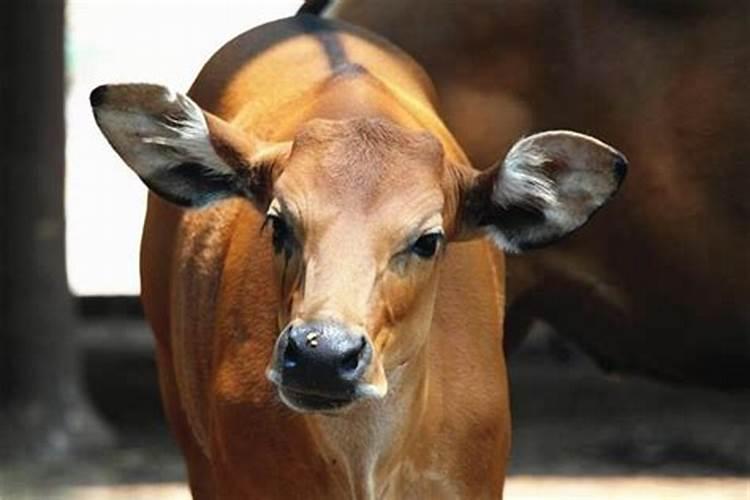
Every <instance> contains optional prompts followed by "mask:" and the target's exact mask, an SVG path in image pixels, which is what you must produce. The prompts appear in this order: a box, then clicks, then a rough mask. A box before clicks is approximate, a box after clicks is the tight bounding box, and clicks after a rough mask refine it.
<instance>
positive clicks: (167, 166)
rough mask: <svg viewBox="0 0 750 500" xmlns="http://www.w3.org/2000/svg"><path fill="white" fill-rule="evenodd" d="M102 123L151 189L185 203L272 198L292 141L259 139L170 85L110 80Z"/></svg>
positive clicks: (97, 97) (97, 96) (102, 91)
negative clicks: (274, 185) (273, 189)
mask: <svg viewBox="0 0 750 500" xmlns="http://www.w3.org/2000/svg"><path fill="white" fill-rule="evenodd" d="M91 107H92V108H93V111H94V117H95V118H96V123H97V124H98V125H99V128H100V129H101V131H102V133H103V134H104V136H105V137H106V138H107V140H108V141H109V143H110V144H111V145H112V147H113V148H114V150H115V151H116V152H117V153H118V154H119V155H120V157H121V158H122V159H123V160H125V163H126V164H127V165H128V166H129V167H130V168H131V169H132V170H133V171H134V172H135V173H136V174H138V176H139V177H140V178H141V180H142V181H143V182H144V184H146V185H147V186H148V188H149V189H150V190H151V191H152V192H154V193H155V194H157V195H158V196H160V197H161V198H164V199H165V200H167V201H169V202H172V203H174V204H177V205H180V206H183V207H201V206H204V205H206V204H208V203H210V202H213V201H216V200H220V199H224V198H228V197H245V198H247V199H249V200H251V201H253V202H254V203H256V204H257V205H260V206H261V207H262V206H263V205H265V204H266V203H267V202H268V198H269V196H270V194H271V189H272V183H273V180H274V177H275V175H276V174H278V171H279V170H280V168H279V164H280V163H281V159H282V158H283V157H284V155H285V154H287V153H288V150H289V146H288V144H286V143H281V144H268V143H264V142H262V141H258V140H257V139H254V138H253V137H252V136H251V135H250V134H248V133H247V132H245V131H242V130H240V129H238V128H236V127H235V126H234V125H232V124H231V123H228V122H226V121H224V120H222V119H221V118H219V117H217V116H215V115H212V114H211V113H209V112H207V111H204V110H203V109H201V108H200V106H198V104H197V103H196V102H195V101H193V100H192V99H191V98H190V97H188V96H186V95H183V94H180V93H178V92H173V91H172V90H170V89H168V88H167V87H164V86H162V85H152V84H141V83H136V84H117V85H103V86H100V87H97V88H96V89H94V90H93V92H91Z"/></svg>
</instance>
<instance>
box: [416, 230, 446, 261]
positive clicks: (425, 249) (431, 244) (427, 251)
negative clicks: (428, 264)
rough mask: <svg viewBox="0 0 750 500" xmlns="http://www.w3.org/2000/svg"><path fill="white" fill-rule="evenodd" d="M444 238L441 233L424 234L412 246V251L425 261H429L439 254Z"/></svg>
mask: <svg viewBox="0 0 750 500" xmlns="http://www.w3.org/2000/svg"><path fill="white" fill-rule="evenodd" d="M442 237H443V235H442V234H440V233H430V234H424V235H422V236H420V237H419V239H417V241H415V242H414V243H413V244H412V246H411V251H412V252H413V253H415V254H416V255H418V256H419V257H421V258H423V259H429V258H430V257H432V256H434V255H435V252H437V248H438V244H439V243H440V239H441V238H442Z"/></svg>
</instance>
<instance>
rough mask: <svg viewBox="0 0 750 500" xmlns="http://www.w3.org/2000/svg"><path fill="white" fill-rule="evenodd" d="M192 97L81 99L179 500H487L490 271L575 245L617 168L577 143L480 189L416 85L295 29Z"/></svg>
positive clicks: (223, 69) (311, 27) (321, 34)
mask: <svg viewBox="0 0 750 500" xmlns="http://www.w3.org/2000/svg"><path fill="white" fill-rule="evenodd" d="M189 95H190V97H187V96H185V95H182V94H179V93H175V92H172V91H170V90H168V89H166V88H164V87H162V86H158V85H145V84H128V85H110V86H103V87H99V88H97V89H95V90H94V92H92V95H91V102H92V106H93V108H94V113H95V116H96V119H97V122H98V124H99V126H100V127H101V129H102V131H103V132H104V134H105V135H106V137H107V139H108V140H109V141H110V143H111V144H112V146H113V147H114V149H115V150H116V151H117V152H118V153H119V154H120V155H121V156H122V158H123V159H124V160H125V161H126V162H127V163H128V165H129V166H130V167H131V168H132V169H133V170H134V171H135V172H136V173H137V174H138V175H139V176H140V177H141V178H142V179H143V181H144V182H145V183H146V184H147V185H148V186H149V188H150V189H151V191H152V193H153V194H155V195H156V196H153V195H152V196H151V197H150V199H149V207H148V214H147V219H146V224H145V228H144V235H143V243H142V290H143V291H142V294H143V301H144V305H145V308H146V313H147V316H148V319H149V321H150V322H151V325H152V327H153V330H154V334H155V336H156V339H157V347H158V362H159V370H160V377H161V388H162V394H163V399H164V405H165V408H166V411H167V414H168V418H169V420H170V423H171V425H172V427H173V429H174V432H175V434H176V436H177V438H178V441H179V444H180V445H181V447H182V449H183V452H184V454H185V457H186V460H187V465H188V469H189V477H190V484H191V488H192V491H193V495H194V497H195V498H201V499H205V498H221V499H249V498H258V499H270V498H281V499H291V498H320V499H335V498H362V499H364V498H368V499H371V498H394V499H401V498H472V499H475V498H499V497H501V495H502V486H503V479H504V474H505V465H506V460H507V456H508V450H509V445H510V436H509V433H510V416H509V410H508V393H507V381H506V372H505V362H504V358H503V351H502V334H501V326H502V306H503V283H502V281H501V280H500V279H499V277H500V276H502V275H503V258H502V255H501V254H499V253H497V252H496V251H495V250H494V249H493V247H492V246H491V245H490V244H489V243H488V241H487V240H486V239H485V238H483V237H482V236H483V235H485V234H486V235H489V236H491V238H492V239H493V240H494V242H495V243H497V244H498V245H499V246H500V247H501V248H505V249H508V250H511V251H517V250H521V249H524V248H528V247H533V246H539V245H542V244H546V243H548V242H551V241H553V240H555V239H557V238H559V237H561V236H563V235H564V234H566V233H568V232H570V231H572V230H574V229H576V228H577V227H579V226H581V225H582V224H583V223H585V222H586V220H587V219H588V218H589V217H590V215H591V214H592V213H593V212H594V211H595V210H596V209H597V208H599V207H600V206H601V205H602V204H603V203H604V202H605V201H606V200H607V199H609V198H610V197H611V195H612V194H613V193H614V192H615V191H616V189H617V187H618V185H619V184H620V182H621V180H622V177H623V175H624V173H625V168H626V164H625V160H624V158H623V157H622V155H620V154H619V153H618V152H617V151H615V150H614V149H612V148H610V147H609V146H607V145H605V144H603V143H601V142H599V141H597V140H595V139H592V138H590V137H586V136H583V135H580V134H576V133H573V132H564V131H557V132H546V133H541V134H537V135H532V136H530V137H527V138H525V139H523V140H521V141H519V142H518V143H516V145H515V146H513V148H512V149H511V150H510V152H509V153H508V154H507V155H506V157H505V159H504V161H501V162H498V163H497V164H496V165H495V166H494V167H493V168H490V169H488V170H486V171H485V172H484V173H480V172H479V171H476V170H474V169H473V168H472V167H471V166H470V164H469V163H468V161H467V159H466V157H465V156H464V154H463V152H462V150H461V148H460V147H459V146H458V145H457V143H456V141H455V140H454V139H453V137H452V136H451V134H450V133H449V132H448V130H447V129H446V128H445V127H444V126H443V124H442V122H441V120H440V117H439V115H438V113H437V111H436V107H435V99H434V95H433V90H432V87H431V84H430V82H429V80H428V79H427V78H426V76H425V75H424V73H423V72H422V70H421V69H420V68H419V67H418V66H417V65H416V64H415V63H414V62H413V61H412V60H411V59H409V58H408V57H407V56H406V55H405V54H404V53H402V52H400V51H399V50H397V49H396V48H395V47H393V46H391V45H390V44H388V43H387V42H385V41H384V40H382V39H380V38H377V37H375V36H373V35H371V34H369V33H367V32H364V31H361V30H359V29H356V28H353V27H351V26H349V25H347V24H344V23H341V22H331V21H325V20H320V19H317V18H315V17H312V16H307V15H302V16H298V17H295V18H290V19H285V20H281V21H278V22H275V23H271V24H268V25H265V26H262V27H260V28H256V29H254V30H252V31H249V32H247V33H245V34H243V35H241V36H239V37H238V38H236V39H235V40H233V41H231V42H229V43H228V44H227V45H226V46H225V47H223V48H222V49H221V50H220V51H219V52H218V53H217V54H216V55H214V56H213V57H212V59H211V60H210V61H209V62H208V63H207V64H206V65H205V67H204V69H203V71H202V72H201V74H200V75H199V76H198V79H197V80H196V82H195V84H194V85H193V87H192V89H191V90H190V92H189Z"/></svg>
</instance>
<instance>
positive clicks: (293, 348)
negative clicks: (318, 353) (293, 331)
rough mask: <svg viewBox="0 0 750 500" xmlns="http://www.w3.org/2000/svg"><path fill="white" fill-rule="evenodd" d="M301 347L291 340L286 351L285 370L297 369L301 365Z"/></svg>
mask: <svg viewBox="0 0 750 500" xmlns="http://www.w3.org/2000/svg"><path fill="white" fill-rule="evenodd" d="M299 354H300V352H299V347H297V344H295V343H294V340H292V339H291V338H290V339H289V342H287V344H286V349H284V368H295V367H296V366H297V363H299Z"/></svg>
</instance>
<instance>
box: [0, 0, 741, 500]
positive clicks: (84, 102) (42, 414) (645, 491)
mask: <svg viewBox="0 0 750 500" xmlns="http://www.w3.org/2000/svg"><path fill="white" fill-rule="evenodd" d="M300 3H301V2H299V1H291V0H254V1H252V2H250V1H247V0H243V1H240V0H214V1H212V2H206V1H196V0H189V1H188V0H182V1H178V0H129V1H127V2H126V1H123V0H89V1H86V0H68V1H67V2H64V1H62V0H30V1H22V0H9V1H7V2H5V3H4V4H3V6H2V7H0V37H2V38H1V42H0V44H1V45H0V55H2V59H1V60H0V104H1V106H0V117H1V118H0V123H1V124H2V125H1V126H2V129H1V130H2V137H0V499H2V500H6V499H26V498H28V499H37V498H44V499H47V498H50V499H56V498H61V499H62V498H65V499H67V498H74V499H78V498H86V499H88V498H92V499H93V498H96V499H99V498H128V499H132V498H143V499H151V498H189V494H188V492H187V489H186V487H185V486H184V479H185V471H184V469H183V466H182V462H181V458H180V456H179V454H178V452H177V450H176V448H175V446H174V444H173V443H172V441H171V438H170V436H169V431H168V429H167V428H166V425H165V423H164V421H163V416H162V414H161V409H160V403H159V395H158V387H157V383H156V367H155V364H154V359H153V352H152V350H153V345H152V340H151V336H150V332H149V331H148V327H147V326H146V324H145V322H144V321H143V314H142V310H141V307H140V304H139V301H138V299H137V296H138V293H139V282H138V248H139V242H140V230H141V225H142V222H143V215H144V209H145V194H146V192H145V188H144V187H143V185H142V184H141V182H140V181H139V180H138V179H137V178H136V177H135V176H134V175H132V173H131V172H130V171H129V170H128V169H127V168H126V167H125V166H124V164H123V163H122V162H121V160H120V159H119V158H118V157H117V156H116V155H115V154H114V152H113V151H112V150H111V148H110V147H109V146H108V144H107V143H106V141H105V140H104V139H103V137H102V136H101V134H100V133H99V132H98V129H97V128H96V126H95V124H94V121H93V118H92V115H91V111H90V107H89V105H88V93H89V92H90V90H91V89H92V88H93V87H95V86H96V85H99V84H101V83H113V82H122V81H131V82H135V81H143V82H158V83H162V84H165V85H168V86H170V87H172V88H175V89H180V90H186V89H187V88H188V87H189V85H190V83H191V82H192V79H193V78H194V76H195V75H196V74H197V72H198V70H199V69H200V67H201V65H202V64H203V62H205V60H206V59H207V58H208V57H209V56H210V55H211V54H212V53H213V52H214V51H215V50H216V49H217V48H218V47H219V46H221V45H222V44H223V43H224V42H226V41H227V40H229V39H230V38H232V37H234V36H235V35H237V34H239V33H241V32H243V31H245V30H247V29H249V28H251V27H253V26H255V25H258V24H261V23H264V22H266V21H269V20H272V19H276V18H279V17H284V16H287V15H291V14H293V13H294V12H295V11H296V9H297V8H298V7H299V5H300ZM521 3H523V2H521ZM613 29H616V26H613ZM745 41H747V39H745ZM466 99H468V100H469V102H470V100H471V96H467V97H466ZM510 104H512V103H510ZM511 108H512V106H511ZM449 111H451V110H449ZM452 112H454V113H459V111H456V109H455V107H454V108H453V109H452ZM748 119H750V117H747V116H745V117H740V120H744V123H746V122H747V121H748ZM745 140H746V139H745ZM745 175H746V174H745ZM737 181H738V182H745V184H747V177H745V178H744V179H739V180H737ZM742 269H745V267H740V270H742ZM746 278H747V277H746ZM748 279H750V278H748ZM518 344H519V346H518V347H517V348H516V349H515V350H514V352H513V353H512V355H511V356H510V363H509V366H510V381H511V395H512V407H513V427H514V431H513V452H512V458H511V467H510V478H509V482H508V486H507V494H506V498H508V499H510V500H513V499H532V498H547V499H553V498H566V499H578V498H581V499H583V498H586V499H595V498H629V499H630V498H653V499H657V498H664V499H691V498H701V499H706V498H715V499H750V394H749V393H748V391H747V389H746V387H747V386H748V385H750V381H745V382H744V383H736V384H734V385H736V386H743V385H744V387H745V388H741V387H740V388H739V389H737V388H733V389H731V390H727V389H726V388H722V389H716V388H712V387H709V386H710V385H711V384H695V383H690V384H684V383H674V382H672V383H667V382H664V381H663V378H659V379H658V380H657V379H654V378H650V377H648V376H624V375H617V374H613V373H609V374H607V373H605V372H604V371H602V370H601V369H600V364H601V363H597V362H595V361H594V360H592V358H591V357H590V356H589V355H588V354H586V353H584V352H583V351H582V350H581V349H580V345H579V344H578V343H574V342H572V341H571V340H569V339H567V338H565V337H562V336H560V335H557V334H556V333H555V332H554V331H552V330H551V329H550V328H548V327H545V326H544V325H543V324H535V326H534V327H533V328H531V334H529V335H528V336H526V337H525V338H523V339H522V340H519V341H518ZM698 349H700V348H698Z"/></svg>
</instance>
